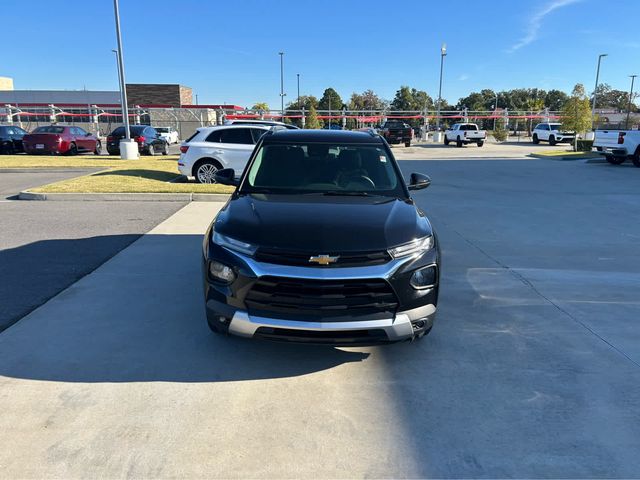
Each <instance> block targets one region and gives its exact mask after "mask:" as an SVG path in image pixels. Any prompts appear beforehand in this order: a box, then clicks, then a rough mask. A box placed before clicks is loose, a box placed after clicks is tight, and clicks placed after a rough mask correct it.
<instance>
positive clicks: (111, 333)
mask: <svg viewBox="0 0 640 480" xmlns="http://www.w3.org/2000/svg"><path fill="white" fill-rule="evenodd" d="M98 238H99V239H100V238H101V237H98ZM84 240H85V241H87V242H91V241H94V242H95V241H96V239H95V238H94V239H84ZM106 240H107V239H102V240H101V241H106ZM109 240H110V241H113V239H109ZM81 241H82V240H51V241H45V242H37V243H38V244H31V245H26V246H24V247H19V248H16V249H8V250H3V251H0V265H2V264H5V263H6V262H9V261H15V260H17V259H20V258H25V257H28V256H29V252H30V251H32V252H33V251H34V249H43V248H44V249H46V248H51V245H47V244H48V243H50V242H55V243H56V245H55V248H54V249H53V250H52V251H56V250H57V251H65V250H69V251H74V250H76V251H80V250H82V248H81V245H79V244H78V242H81ZM201 243H202V237H201V236H200V235H145V236H143V237H142V238H140V239H139V240H138V241H136V242H135V243H133V245H131V246H130V247H129V248H127V249H125V250H123V251H121V252H120V253H119V254H118V255H116V256H115V257H113V258H112V259H110V260H109V261H107V262H106V263H105V264H103V265H102V266H100V267H99V268H97V269H96V270H95V271H93V272H92V273H90V274H89V275H87V276H85V277H84V278H82V279H80V280H79V281H78V282H76V283H75V284H73V285H71V286H70V287H69V288H67V289H66V290H64V291H62V292H61V293H59V294H58V295H56V296H55V297H54V298H52V299H51V300H49V301H48V302H47V303H46V304H44V305H42V306H41V307H39V308H37V309H36V310H34V311H33V312H31V313H30V314H29V315H27V316H26V317H24V318H22V319H21V320H19V321H18V322H17V323H16V324H15V325H13V326H12V327H11V328H8V329H7V330H5V331H4V332H2V333H1V334H0V376H6V377H13V378H23V379H32V380H45V381H62V382H153V381H169V382H224V381H239V380H256V379H266V378H280V377H292V376H298V375H305V374H309V373H313V372H317V371H321V370H326V369H329V368H333V367H335V366H337V365H340V364H343V363H346V362H359V361H362V360H364V359H366V358H367V357H368V353H364V352H350V351H344V350H340V349H336V348H332V347H321V346H316V347H312V346H308V345H289V344H278V343H268V342H259V341H248V340H245V339H242V338H235V337H228V336H217V335H215V334H213V333H211V332H210V331H209V329H208V327H207V325H206V320H205V312H204V302H203V294H202V285H201V273H200V268H201V267H200V253H199V250H200V246H201ZM21 250H24V251H21ZM11 257H14V260H11ZM33 268H35V269H36V270H38V267H37V266H33ZM40 273H41V274H42V275H43V276H44V277H46V274H47V272H46V271H43V270H42V269H41V270H40ZM14 293H15V294H16V295H15V296H16V298H17V297H19V293H20V292H14ZM5 298H7V299H9V301H11V298H12V296H11V295H7V296H5Z"/></svg>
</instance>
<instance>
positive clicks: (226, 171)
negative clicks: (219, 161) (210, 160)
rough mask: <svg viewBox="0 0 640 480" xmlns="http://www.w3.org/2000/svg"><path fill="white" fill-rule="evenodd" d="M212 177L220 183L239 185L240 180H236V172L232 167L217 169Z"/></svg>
mask: <svg viewBox="0 0 640 480" xmlns="http://www.w3.org/2000/svg"><path fill="white" fill-rule="evenodd" d="M213 178H214V180H215V181H216V183H220V184H222V185H232V186H234V187H237V186H238V185H240V182H239V181H238V180H236V172H235V171H234V170H233V168H223V169H222V170H218V171H217V172H216V173H215V175H214V176H213Z"/></svg>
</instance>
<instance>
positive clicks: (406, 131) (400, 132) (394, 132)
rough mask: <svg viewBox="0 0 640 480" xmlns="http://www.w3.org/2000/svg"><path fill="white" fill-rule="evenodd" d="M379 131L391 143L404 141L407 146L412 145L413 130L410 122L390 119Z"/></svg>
mask: <svg viewBox="0 0 640 480" xmlns="http://www.w3.org/2000/svg"><path fill="white" fill-rule="evenodd" d="M379 133H380V135H382V136H383V137H384V139H385V140H386V141H387V143H389V144H390V145H393V144H396V143H404V146H405V147H410V146H411V139H412V137H413V130H412V129H411V125H409V124H408V123H405V122H401V121H398V120H389V121H387V122H385V124H384V125H383V126H382V128H381V129H380V130H379Z"/></svg>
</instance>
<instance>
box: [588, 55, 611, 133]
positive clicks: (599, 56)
mask: <svg viewBox="0 0 640 480" xmlns="http://www.w3.org/2000/svg"><path fill="white" fill-rule="evenodd" d="M607 55H608V54H607V53H601V54H600V55H598V68H597V69H596V88H594V89H593V103H592V105H591V129H592V130H593V124H594V122H595V118H596V95H597V93H598V79H599V78H600V62H601V61H602V59H603V58H604V57H606V56H607Z"/></svg>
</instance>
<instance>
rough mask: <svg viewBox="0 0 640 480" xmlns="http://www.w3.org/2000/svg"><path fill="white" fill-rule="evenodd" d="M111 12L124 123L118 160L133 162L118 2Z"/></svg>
mask: <svg viewBox="0 0 640 480" xmlns="http://www.w3.org/2000/svg"><path fill="white" fill-rule="evenodd" d="M113 11H114V14H115V17H116V37H117V40H118V50H117V56H118V73H119V78H120V101H121V102H122V120H123V122H124V140H121V141H120V158H122V159H123V160H133V159H136V158H138V150H137V145H136V149H135V151H134V150H133V148H131V147H132V146H131V145H129V144H130V143H131V133H130V130H129V109H128V108H127V89H126V81H125V76H124V55H123V54H122V35H121V34H120V8H119V5H118V0H113Z"/></svg>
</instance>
